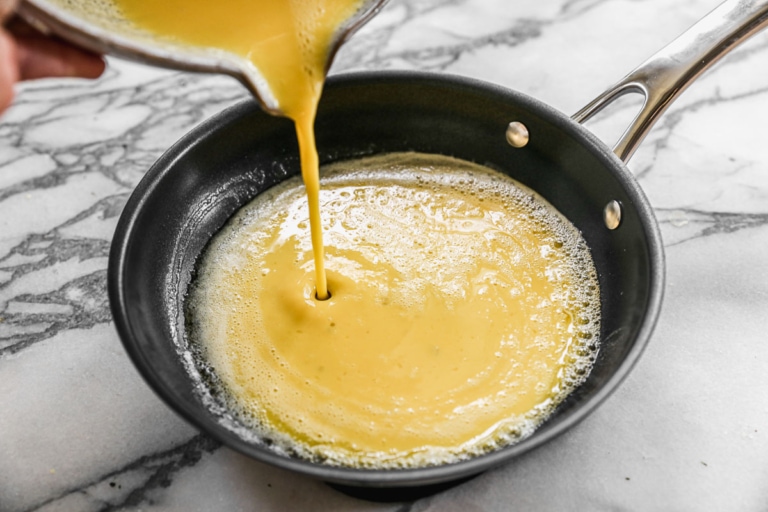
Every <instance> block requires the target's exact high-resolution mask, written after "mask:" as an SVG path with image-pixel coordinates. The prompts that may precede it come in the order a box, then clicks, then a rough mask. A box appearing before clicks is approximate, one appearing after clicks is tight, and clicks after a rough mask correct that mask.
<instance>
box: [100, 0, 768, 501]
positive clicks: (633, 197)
mask: <svg viewBox="0 0 768 512" xmlns="http://www.w3.org/2000/svg"><path fill="white" fill-rule="evenodd" d="M730 4H735V2H729V3H726V7H729V8H730V9H732V8H733V6H732V5H730ZM765 11H766V7H765V6H764V5H763V6H761V7H760V9H758V15H752V16H751V17H748V19H747V21H744V20H741V21H740V22H739V23H738V28H739V30H742V31H746V32H747V33H751V32H752V31H753V30H754V29H755V27H756V26H757V25H762V24H763V23H764V21H765ZM755 16H757V17H755ZM744 26H747V28H746V29H744ZM728 30H729V33H728V34H726V35H725V36H723V37H720V36H718V39H717V41H721V40H727V41H729V47H730V44H732V41H733V38H732V37H730V36H731V35H733V30H735V29H734V28H733V27H730V28H729V29H728ZM739 34H741V32H739ZM712 46H713V47H714V46H718V43H717V42H715V43H713V44H712ZM710 50H711V48H710ZM722 51H723V50H722V48H721V50H720V51H719V52H712V51H710V54H711V55H710V58H709V61H708V63H711V62H712V61H714V60H715V59H716V58H717V57H718V56H719V55H721V54H722ZM694 60H695V61H696V62H701V59H698V58H696V59H694ZM708 63H707V64H706V65H708ZM705 67H706V66H705ZM643 69H647V65H646V68H643ZM697 70H698V71H701V69H699V68H697ZM695 74H697V73H694V75H695ZM682 75H684V78H686V79H689V78H690V73H687V74H686V73H682ZM655 76H658V73H656V74H655ZM675 76H677V75H675ZM678 78H679V76H678ZM628 80H629V82H628V83H629V85H627V83H620V86H619V90H621V91H623V90H627V89H630V88H633V89H640V90H642V87H641V86H640V85H637V84H638V83H640V84H641V85H642V82H641V81H638V79H637V77H636V76H630V79H628ZM681 80H682V79H681ZM669 89H670V90H674V91H675V92H674V93H673V95H674V94H677V93H679V91H680V87H670V88H669ZM615 95H616V92H615V91H614V92H613V93H612V94H609V95H608V96H609V98H608V99H610V97H612V96H615ZM662 96H663V95H662ZM663 99H664V101H660V102H656V101H655V100H654V99H653V98H652V101H649V102H648V104H649V105H650V106H651V107H654V105H655V109H653V108H651V110H650V111H648V112H647V113H643V114H641V116H639V117H638V123H637V125H638V126H637V127H636V128H635V129H634V130H633V131H632V132H631V133H630V135H632V134H636V133H637V131H638V130H639V131H640V132H643V130H647V128H648V127H649V125H650V123H652V120H653V119H655V117H656V116H657V115H658V113H659V112H660V110H663V108H664V106H666V105H667V104H668V101H666V99H668V98H666V99H665V98H663ZM603 103H604V99H603V100H598V101H596V106H597V107H599V106H601V105H602V104H603ZM659 105H661V107H660V106H659ZM591 108H592V106H590V107H588V108H587V109H585V111H584V112H582V113H579V114H578V115H577V119H579V120H581V119H584V118H587V117H589V115H591ZM511 121H515V122H519V123H522V124H523V125H524V126H525V127H526V128H527V130H528V133H529V134H530V140H529V142H528V144H527V145H525V146H524V147H522V148H514V147H512V146H510V145H509V144H507V143H506V142H505V140H504V134H505V132H506V130H507V126H508V125H509V123H510V122H511ZM316 133H317V136H318V149H319V152H320V158H321V161H322V162H331V161H340V160H347V159H352V158H358V157H361V156H365V155H374V154H382V153H392V152H401V151H419V152H423V153H436V154H444V155H450V156H454V157H457V158H460V159H463V160H468V161H473V162H478V163H482V164H486V165H488V166H490V167H492V168H495V169H498V170H500V171H501V172H503V173H505V174H508V175H510V176H512V177H513V178H515V179H516V180H518V181H520V182H522V183H523V184H525V185H527V186H528V187H530V188H532V189H534V190H535V191H537V192H538V193H539V194H541V195H542V196H543V197H544V198H545V199H547V200H548V201H549V202H550V203H551V204H552V205H553V206H554V207H555V208H557V209H558V210H559V211H560V212H561V213H562V214H563V215H565V216H566V217H567V218H568V219H569V220H570V221H571V222H572V223H573V224H574V225H575V226H576V227H577V228H578V229H579V230H580V231H581V233H582V234H583V236H584V239H585V240H586V242H587V244H588V245H589V247H590V250H591V252H592V258H593V260H594V264H595V267H596V269H597V273H598V279H599V286H600V295H601V300H602V305H601V318H602V321H601V333H600V338H601V339H600V344H601V348H600V352H599V354H598V357H597V359H596V361H595V364H594V367H593V369H592V371H591V373H590V375H589V377H588V378H587V379H586V380H585V381H584V383H583V384H582V385H581V386H580V387H579V388H578V389H576V390H575V391H574V392H573V393H572V394H570V395H569V396H568V398H567V399H566V400H565V401H564V402H562V403H561V404H560V406H559V407H558V408H557V409H556V410H555V411H554V413H553V414H552V415H551V416H550V417H549V419H548V420H547V421H546V422H545V423H544V424H543V425H542V426H541V427H540V428H539V429H538V430H536V431H535V432H534V433H533V434H532V435H531V436H529V437H527V438H526V439H524V440H522V441H520V442H519V443H517V444H514V445H511V446H508V447H506V448H503V449H500V450H498V451H494V452H491V453H487V454H485V455H481V456H477V457H475V458H472V459H470V460H465V461H461V462H456V463H452V464H446V465H441V466H436V467H423V468H412V469H397V470H375V469H353V468H340V467H332V466H327V465H323V464H318V463H313V462H309V461H306V460H303V459H298V458H294V457H291V456H288V455H285V454H281V453H277V452H275V451H274V450H273V449H271V448H270V446H268V445H267V444H266V443H263V442H258V441H253V440H252V439H248V438H246V437H244V436H241V435H239V434H238V432H237V431H236V430H233V429H230V428H226V427H224V426H223V425H222V423H221V421H220V417H221V416H226V415H227V414H228V412H227V411H226V410H225V409H220V408H217V407H216V406H215V404H214V405H213V406H211V404H210V403H207V400H206V397H205V392H201V390H200V388H199V386H197V385H196V384H195V383H194V380H193V379H192V378H190V374H189V372H188V368H190V367H194V362H192V361H190V358H191V353H192V351H191V350H190V346H189V340H188V337H187V331H186V322H185V318H184V310H185V309H184V300H185V297H186V296H187V293H188V291H189V285H190V282H191V280H192V277H193V274H194V271H195V264H196V262H197V260H198V258H199V256H200V254H201V253H202V251H203V250H204V248H205V246H206V245H207V243H208V242H209V240H210V239H211V237H212V236H213V235H214V234H215V233H216V232H217V231H218V230H219V229H220V228H221V227H222V226H223V225H224V223H225V222H226V220H227V219H228V218H230V217H231V216H232V215H233V214H234V213H235V212H236V211H237V210H238V209H239V208H240V207H241V206H242V205H244V204H245V203H247V202H248V201H249V200H250V199H252V198H253V197H255V196H256V195H258V194H259V193H261V192H263V191H264V190H267V189H269V188H270V187H272V186H273V185H275V184H277V183H280V182H281V181H283V180H285V179H286V178H287V177H289V176H292V175H295V174H297V173H298V170H299V167H298V157H297V150H296V142H295V135H294V131H293V127H292V125H291V123H290V122H288V121H286V120H283V119H280V118H274V117H271V116H268V115H266V114H264V113H263V112H262V111H261V110H260V109H259V108H258V106H257V105H256V104H255V103H253V102H245V103H242V104H240V105H238V106H236V107H234V108H232V109H230V110H228V111H226V112H224V113H222V114H221V115H219V116H217V117H215V118H213V119H211V120H210V121H208V122H207V123H205V124H203V125H202V126H200V127H199V128H198V129H196V130H194V131H193V132H191V133H190V134H189V135H187V136H186V137H184V138H183V139H182V140H181V141H179V142H178V143H177V144H176V145H175V146H174V147H173V148H171V149H170V150H169V151H168V152H167V153H166V154H165V155H164V156H163V157H162V158H161V159H160V160H159V161H158V162H157V163H156V164H155V166H153V168H152V169H151V170H150V171H149V172H148V174H147V175H146V177H145V178H144V180H143V181H142V182H141V183H140V185H139V186H138V187H137V189H136V191H135V193H134V194H133V196H132V197H131V199H130V200H129V202H128V204H127V205H126V208H125V211H124V213H123V216H122V218H121V220H120V223H119V225H118V228H117V231H116V234H115V239H114V245H113V249H112V253H111V256H110V269H109V293H110V300H111V303H112V307H113V313H114V317H115V322H116V326H117V329H118V331H119V333H120V335H121V338H122V339H123V341H124V344H125V346H126V348H127V350H128V352H129V354H130V355H131V357H132V358H133V360H134V362H135V363H136V365H137V367H138V368H139V370H140V371H141V372H142V374H143V376H144V377H145V378H146V379H147V381H148V382H149V383H150V385H151V386H152V387H153V388H154V389H155V390H156V391H157V392H158V394H159V395H160V396H161V397H163V398H164V399H165V400H166V401H167V402H168V403H169V404H170V405H171V406H172V407H173V408H174V409H175V410H176V411H177V412H179V413H180V414H181V415H182V416H184V417H185V418H187V419H188V420H189V421H191V422H192V423H194V424H195V425H197V426H198V427H199V428H201V429H202V430H204V431H206V432H208V433H209V434H211V435H212V436H214V437H216V438H217V439H219V440H221V441H222V442H224V443H225V444H227V445H228V446H230V447H232V448H234V449H236V450H239V451H241V452H243V453H245V454H247V455H250V456H252V457H254V458H256V459H258V460H261V461H264V462H268V463H271V464H275V465H277V466H279V467H283V468H286V469H291V470H295V471H298V472H301V473H304V474H307V475H311V476H314V477H318V478H321V479H323V480H326V481H330V482H335V483H340V484H345V485H354V486H368V487H406V486H424V485H430V484H437V483H441V482H449V481H455V480H458V479H461V478H464V477H467V476H471V475H474V474H477V473H479V472H481V471H483V470H485V469H488V468H490V467H493V466H495V465H497V464H500V463H502V462H504V461H508V460H510V459H512V458H514V457H515V456H517V455H519V454H521V453H524V452H526V451H528V450H530V449H532V448H534V447H536V446H538V445H540V444H542V443H544V442H546V441H548V440H550V439H552V438H553V437H555V436H556V435H558V434H560V433H562V432H564V431H565V430H567V429H568V428H569V427H571V426H573V425H574V424H575V423H577V422H578V421H579V420H580V419H582V418H584V417H585V416H586V415H587V414H589V413H590V412H591V411H592V410H594V408H595V407H596V406H597V405H598V404H599V403H600V402H601V401H602V400H603V399H605V398H606V397H607V396H608V395H609V394H610V393H611V392H612V391H613V390H614V389H615V388H616V386H617V385H618V384H619V383H620V382H621V380H622V379H623V378H624V377H625V376H626V375H627V374H628V372H629V371H630V370H631V368H632V366H633V365H634V363H635V362H636V361H637V359H638V357H639V355H640V354H641V352H642V350H643V347H644V346H645V344H646V343H647V341H648V339H649V337H650V334H651V331H652V329H653V326H654V324H655V321H656V318H657V316H658V311H659V308H660V304H661V298H662V290H663V273H664V271H663V266H664V265H663V254H662V247H661V243H660V238H659V233H658V228H657V226H656V223H655V220H654V218H653V213H652V210H651V208H650V205H649V204H648V202H647V200H646V199H645V197H644V195H643V193H642V191H641V190H640V189H639V187H638V186H637V184H636V182H635V180H634V179H633V178H632V176H631V174H630V173H629V172H628V171H627V169H626V167H625V166H624V164H623V163H622V162H621V160H619V158H617V157H616V156H615V154H614V153H613V152H612V151H611V150H610V149H608V148H607V147H605V146H604V145H603V144H602V143H601V142H600V141H598V140H597V139H596V138H595V137H593V136H592V135H591V134H590V133H589V132H588V131H587V130H585V129H584V128H582V127H581V125H579V124H578V123H576V122H574V121H573V120H572V119H570V118H568V117H567V116H565V115H563V114H561V113H559V112H557V111H556V110H554V109H552V108H550V107H548V106H546V105H544V104H541V103H540V102H537V101H535V100H533V99H531V98H528V97H526V96H524V95H521V94H518V93H515V92H512V91H508V90H504V89H501V88H498V87H494V86H491V85H488V84H484V83H481V82H477V81H473V80H469V79H464V78H457V77H448V76H435V75H429V74H418V73H386V74H385V73H371V74H357V75H348V76H342V77H337V78H334V79H331V80H330V81H329V83H328V84H327V85H326V88H325V92H324V95H323V99H322V101H321V104H320V108H319V111H318V117H317V122H316ZM640 138H641V137H640ZM625 140H626V139H625ZM638 140H639V139H638ZM632 148H633V144H626V145H625V146H624V149H621V150H619V154H620V155H621V156H622V157H623V158H626V157H628V155H630V154H631V150H632ZM607 205H614V206H613V207H612V208H617V207H618V208H619V211H620V213H621V219H620V223H619V225H618V227H617V228H616V229H609V227H607V226H606V223H605V221H604V218H603V212H604V211H605V209H606V206H607ZM612 227H616V226H615V225H613V226H612Z"/></svg>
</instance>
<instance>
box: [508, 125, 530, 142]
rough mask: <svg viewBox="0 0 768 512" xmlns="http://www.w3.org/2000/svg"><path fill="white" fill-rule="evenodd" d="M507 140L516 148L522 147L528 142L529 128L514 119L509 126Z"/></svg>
mask: <svg viewBox="0 0 768 512" xmlns="http://www.w3.org/2000/svg"><path fill="white" fill-rule="evenodd" d="M507 142H509V145H510V146H512V147H515V148H522V147H525V145H526V144H528V128H526V127H525V125H524V124H523V123H521V122H519V121H512V122H511V123H509V126H507Z"/></svg>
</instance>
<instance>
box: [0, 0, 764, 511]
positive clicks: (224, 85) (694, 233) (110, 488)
mask: <svg viewBox="0 0 768 512" xmlns="http://www.w3.org/2000/svg"><path fill="white" fill-rule="evenodd" d="M717 3H718V2H717V0H677V1H674V2H672V1H670V0H641V1H638V0H551V1H548V2H525V1H522V0H521V1H516V2H511V1H509V0H391V2H390V3H389V4H388V5H387V6H386V7H385V9H384V10H383V11H382V12H381V13H380V15H379V16H378V17H377V18H375V19H374V20H373V21H372V22H371V23H370V24H369V25H368V26H366V27H365V28H364V29H363V30H362V31H361V32H360V33H358V34H357V35H356V36H355V37H354V38H353V39H352V40H351V41H350V42H349V43H348V44H347V45H346V46H345V47H344V48H343V49H342V51H341V52H340V53H339V55H338V57H337V59H336V62H335V64H334V66H333V68H332V70H331V73H333V74H335V73H340V72H343V71H347V70H355V69H368V70H372V69H422V70H432V71H435V72H440V73H443V72H445V73H453V74H459V75H466V76H471V77H475V78H479V79H483V80H487V81H490V82H494V83H497V84H501V85H503V86H505V87H509V88H512V89H516V90H518V91H521V92H523V93H526V94H528V95H531V96H533V97H535V98H538V99H540V100H542V101H544V102H547V103H549V104H551V105H553V106H554V107H556V108H558V109H560V110H562V111H563V112H565V113H567V114H572V113H574V112H575V111H577V110H578V109H579V108H580V107H581V106H583V105H584V104H586V103H587V102H588V101H589V100H590V99H592V98H593V97H595V96H596V95H597V94H599V93H600V92H601V91H602V90H603V89H605V88H606V87H607V86H608V85H610V84H611V83H613V82H614V81H616V80H617V79H619V78H620V77H621V76H623V75H624V74H625V73H626V72H628V71H629V70H631V69H632V68H633V67H635V65H637V64H639V63H640V62H641V61H642V60H644V59H645V58H646V57H647V56H649V55H650V54H652V53H653V52H654V51H656V50H657V49H659V48H660V47H661V46H663V45H664V44H666V43H667V42H668V41H670V40H672V39H673V38H674V37H675V36H676V35H678V34H680V33H681V32H683V31H684V30H685V29H686V28H687V27H689V26H690V25H691V24H692V23H693V22H694V21H696V20H697V19H698V18H700V17H701V16H703V15H704V14H705V13H707V12H708V11H709V10H711V9H712V8H714V7H715V6H716V5H717ZM245 97H247V93H246V91H245V90H244V89H243V88H242V86H240V85H239V84H238V83H236V82H235V81H234V80H231V79H228V78H225V77H219V76H210V75H195V74H188V73H180V72H175V71H168V70H160V69H154V68H149V67H144V66H141V65H137V64H132V63H128V62H125V61H120V60H114V59H110V61H109V67H108V70H107V72H106V73H105V75H104V77H103V78H101V79H99V80H97V81H84V80H49V81H38V82H34V83H27V84H24V85H22V86H21V87H19V88H18V95H17V99H16V102H15V104H14V105H13V107H12V108H11V109H10V110H8V111H7V112H6V113H5V114H3V115H2V116H1V117H0V511H3V512H12V511H28V510H40V511H112V510H136V511H138V510H142V511H209V510H222V511H234V510H259V511H283V510H309V511H331V510H333V511H372V510H376V511H393V512H394V511H398V512H406V511H413V512H415V511H419V512H423V511H462V512H473V511H502V510H503V511H508V510H542V511H560V510H659V511H661V510H663V511H669V510H674V511H687V510H692V511H693V510H695V511H703V510H718V511H722V510H738V511H757V510H766V507H768V398H766V389H768V329H767V327H768V143H766V141H768V138H767V137H768V135H766V134H767V132H768V130H767V129H766V124H765V121H764V119H765V118H766V117H768V33H764V34H759V35H757V36H755V37H754V38H753V39H752V40H750V41H749V42H748V43H747V44H745V45H744V46H742V47H740V48H738V49H737V50H735V51H734V52H733V53H732V54H731V55H729V56H728V57H726V58H725V59H724V60H723V61H721V62H720V63H719V64H718V65H717V66H716V67H714V68H713V69H712V70H711V71H709V72H708V73H706V74H705V75H704V76H702V77H701V78H700V79H699V80H698V81H697V82H696V83H695V84H694V85H693V86H692V87H691V88H690V89H689V90H688V91H686V92H685V94H684V95H683V96H682V97H681V98H680V99H679V100H678V101H677V102H676V103H675V104H674V105H673V106H672V107H671V108H670V110H669V111H668V113H667V114H665V116H664V117H663V118H662V119H661V120H660V122H659V123H658V125H657V126H656V127H655V128H654V129H653V131H652V132H651V133H650V135H649V137H648V138H647V139H646V141H645V142H644V144H643V145H642V146H641V148H640V149H639V150H638V152H637V153H636V154H635V156H634V157H633V159H632V160H631V161H630V164H629V167H630V168H631V169H632V170H633V172H634V173H635V174H636V176H637V177H638V179H639V182H640V184H641V186H642V187H643V189H644V190H645V192H646V193H647V195H648V196H649V199H650V201H651V204H653V206H654V208H655V211H656V215H657V217H658V220H659V223H660V225H661V231H662V235H663V239H664V245H665V248H666V257H667V285H666V296H665V302H664V307H663V312H662V314H661V318H660V321H659V324H658V326H657V328H656V331H655V333H654V336H653V338H652V340H651V343H650V345H649V346H648V348H647V350H646V352H645V354H644V355H643V357H642V359H641V360H640V362H639V363H638V365H637V366H636V367H635V369H634V370H633V372H632V373H631V375H630V376H629V377H628V379H627V380H626V381H625V382H624V384H623V385H622V386H621V387H620V388H619V390H618V391H617V392H616V393H615V394H613V395H612V396H611V397H610V398H609V399H608V400H607V402H605V403H604V404H603V405H602V406H601V407H600V408H598V410H597V411H596V412H594V413H593V414H592V415H590V416H589V417H588V418H587V419H586V420H585V421H583V422H582V423H580V424H579V425H577V426H576V427H575V428H573V429H572V430H570V431H568V432H567V433H566V434H565V435H563V436H561V437H559V438H557V439H555V440H554V441H552V442H550V443H548V444H546V445H545V446H543V447H541V448H539V449H537V450H534V451H533V452H530V453H528V454H526V455H525V456H523V457H521V458H518V459H516V460H514V461H513V462H511V463H509V464H507V465H505V466H502V467H500V468H497V469H495V470H493V471H490V472H488V473H486V474H483V475H481V476H479V477H477V478H475V479H473V480H471V481H469V482H467V483H465V484H463V485H460V486H458V487H455V488H453V489H450V490H448V491H445V492H443V493H440V494H437V495H434V496H431V497H427V498H423V499H421V500H418V501H414V502H405V503H389V504H386V503H385V504H382V503H371V502H366V501H361V500H357V499H354V498H351V497H348V496H346V495H344V494H341V493H339V492H337V491H335V490H333V489H331V488H330V487H328V486H326V485H325V484H323V483H322V482H317V481H314V480H310V479H308V478H305V477H303V476H298V475H295V474H292V473H288V472H284V471H282V470H278V469H275V468H272V467H269V466H266V465H264V464H261V463H258V462H255V461H252V460H250V459H247V458H245V457H243V456H241V455H239V454H237V453H235V452H233V451H231V450H229V449H227V448H225V447H222V446H220V445H219V444H218V443H217V442H215V441H213V440H212V439H210V438H209V437H207V436H205V435H203V434H201V433H199V432H198V431H196V430H195V429H194V428H192V427H191V426H189V425H188V424H187V423H185V422H184V421H183V420H181V419H180V418H179V417H177V416H176V415H175V414H174V413H173V412H171V410H170V409H169V408H168V407H167V406H166V405H164V403H162V402H161V401H160V400H159V399H158V398H157V397H156V396H155V395H154V394H153V393H152V391H151V390H150V389H149V387H148V386H147V385H146V384H145V383H144V381H143V380H142V379H141V378H140V376H139V374H138V373H137V371H136V370H135V369H134V367H133V366H132V364H131V362H130V361H129V359H128V357H127V356H126V353H125V351H124V350H123V347H122V345H121V343H120V341H119V339H118V337H117V334H116V332H115V329H114V325H113V322H112V320H111V316H110V311H109V304H108V300H107V293H106V268H107V256H108V253H109V247H110V241H111V238H112V233H113V230H114V228H115V225H116V223H117V219H118V217H119V215H120V212H121V210H122V208H123V205H124V204H125V202H126V200H127V198H128V196H129V195H130V193H131V191H132V189H133V188H134V187H135V186H136V184H137V183H138V181H139V180H140V179H141V177H142V175H143V173H144V172H145V171H146V170H147V169H148V168H149V166H150V165H151V164H152V163H153V162H154V161H155V160H156V159H157V158H158V157H159V156H160V155H161V154H162V153H163V151H164V150H165V149H167V148H168V147H169V146H170V145H171V144H172V143H173V142H174V141H176V140H177V139H178V138H180V137H181V136H182V135H183V134H184V133H186V132H187V131H189V130H190V129H191V128H192V127H193V126H195V125H197V124H198V123H200V122H201V121H203V120H205V119H206V118H208V117H210V116H212V115H213V114H215V113H217V112H219V111H221V110H222V109H224V108H225V107H227V106H228V105H231V104H232V103H234V102H236V101H239V100H241V99H243V98H245ZM636 108H637V103H636V102H631V101H627V102H622V103H620V104H619V105H618V106H617V107H616V108H612V109H610V111H609V112H607V113H606V114H605V115H603V116H601V118H600V119H598V120H596V121H595V122H593V123H591V124H590V125H589V126H590V128H592V129H593V130H594V131H595V132H596V133H597V134H598V135H599V136H600V137H602V138H604V140H607V141H612V140H614V139H615V138H616V137H617V136H618V134H619V133H620V132H621V130H623V127H624V126H626V124H627V123H628V120H629V119H630V116H631V115H632V113H633V112H634V109H636Z"/></svg>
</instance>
